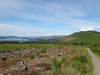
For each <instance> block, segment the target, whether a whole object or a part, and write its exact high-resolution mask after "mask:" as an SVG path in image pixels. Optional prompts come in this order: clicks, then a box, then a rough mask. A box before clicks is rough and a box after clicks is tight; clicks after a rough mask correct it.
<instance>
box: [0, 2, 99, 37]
mask: <svg viewBox="0 0 100 75" xmlns="http://www.w3.org/2000/svg"><path fill="white" fill-rule="evenodd" d="M87 30H96V31H99V32H100V0H0V36H50V35H69V34H72V33H73V32H78V31H87Z"/></svg>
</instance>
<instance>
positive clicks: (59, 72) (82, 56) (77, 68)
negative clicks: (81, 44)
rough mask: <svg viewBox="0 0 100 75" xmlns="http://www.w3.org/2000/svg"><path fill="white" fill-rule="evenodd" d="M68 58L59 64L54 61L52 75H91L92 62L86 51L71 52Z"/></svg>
mask: <svg viewBox="0 0 100 75" xmlns="http://www.w3.org/2000/svg"><path fill="white" fill-rule="evenodd" d="M68 55H69V57H68V58H66V60H65V61H63V62H62V63H60V65H61V67H59V63H58V62H57V60H56V59H55V60H54V61H56V62H55V63H56V64H55V63H54V65H55V66H56V67H54V68H53V72H54V74H53V75H92V69H93V65H92V60H91V57H90V56H89V55H88V52H87V51H86V49H85V48H84V49H77V50H71V51H70V52H69V53H68Z"/></svg>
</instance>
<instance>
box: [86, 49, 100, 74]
mask: <svg viewBox="0 0 100 75" xmlns="http://www.w3.org/2000/svg"><path fill="white" fill-rule="evenodd" d="M87 51H88V52H89V54H90V56H91V57H92V62H93V65H94V70H93V73H94V75H100V58H99V57H98V56H96V55H94V53H93V52H92V51H91V50H90V49H89V48H87Z"/></svg>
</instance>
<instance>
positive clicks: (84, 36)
mask: <svg viewBox="0 0 100 75" xmlns="http://www.w3.org/2000/svg"><path fill="white" fill-rule="evenodd" d="M59 40H60V41H63V42H100V32H97V31H80V32H75V33H73V34H71V35H69V36H66V37H63V38H59Z"/></svg>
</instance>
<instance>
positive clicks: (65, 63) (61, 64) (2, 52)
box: [0, 44, 93, 75]
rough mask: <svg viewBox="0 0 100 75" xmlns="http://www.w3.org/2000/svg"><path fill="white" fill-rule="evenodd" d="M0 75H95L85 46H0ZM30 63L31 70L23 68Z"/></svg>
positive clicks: (28, 66)
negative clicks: (23, 64)
mask: <svg viewBox="0 0 100 75" xmlns="http://www.w3.org/2000/svg"><path fill="white" fill-rule="evenodd" d="M0 57H3V58H5V60H0V74H4V73H5V74H11V75H92V69H93V65H92V62H91V57H90V56H89V55H88V52H87V51H86V49H85V48H84V47H81V46H74V45H66V44H0ZM22 62H25V64H27V68H28V71H26V70H25V68H23V66H22V64H21V63H22Z"/></svg>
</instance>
